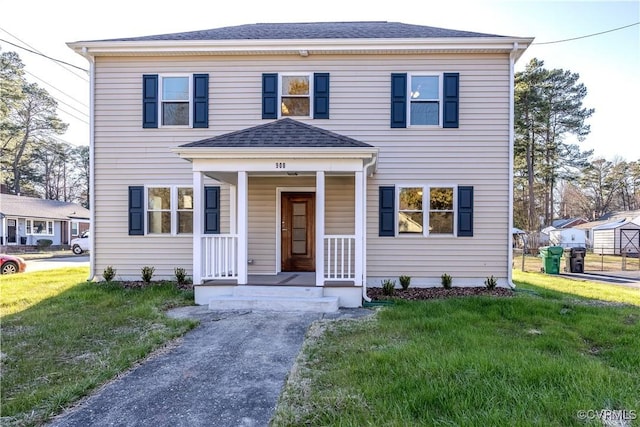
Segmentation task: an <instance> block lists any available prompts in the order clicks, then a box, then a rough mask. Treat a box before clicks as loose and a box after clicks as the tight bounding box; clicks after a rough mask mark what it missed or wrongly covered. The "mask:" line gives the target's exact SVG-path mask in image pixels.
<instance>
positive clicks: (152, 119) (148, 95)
mask: <svg viewBox="0 0 640 427" xmlns="http://www.w3.org/2000/svg"><path fill="white" fill-rule="evenodd" d="M142 127H143V128H145V129H147V128H157V127H158V75H157V74H145V75H143V76H142Z"/></svg>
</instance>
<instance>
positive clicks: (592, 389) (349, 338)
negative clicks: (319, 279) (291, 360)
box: [272, 276, 640, 427]
mask: <svg viewBox="0 0 640 427" xmlns="http://www.w3.org/2000/svg"><path fill="white" fill-rule="evenodd" d="M527 277H528V276H527ZM530 281H531V282H532V283H535V278H534V277H533V276H532V278H531V279H530ZM523 288H526V290H523V291H521V292H518V293H517V294H516V296H514V297H513V298H490V297H468V298H452V299H448V300H430V301H412V302H408V301H400V302H398V303H396V304H395V305H394V306H391V307H385V308H383V309H380V311H379V312H378V313H377V315H376V317H375V318H374V319H372V320H368V321H358V322H355V321H352V322H349V323H345V322H325V323H324V324H321V325H320V326H319V325H316V328H318V329H320V332H319V331H317V330H312V331H310V334H309V335H310V337H312V338H313V337H317V338H315V339H309V340H308V341H307V343H306V344H305V346H304V348H303V351H302V353H301V355H300V356H299V359H298V364H297V366H296V368H295V369H294V370H293V371H292V373H291V375H290V378H289V381H288V383H287V385H286V387H285V390H284V392H283V394H282V396H281V399H280V402H279V405H278V409H277V411H276V416H275V418H274V420H273V422H272V424H273V425H274V426H299V425H313V426H315V425H322V426H421V425H424V426H545V427H547V426H574V425H575V426H584V425H601V424H600V423H599V422H598V423H597V422H596V421H599V420H591V421H589V422H590V423H591V424H589V422H585V421H583V420H580V419H579V418H578V415H577V414H578V411H580V410H602V409H626V410H627V411H635V414H638V417H640V413H639V411H640V394H639V393H638V390H640V369H638V367H639V366H640V310H638V308H637V307H634V306H627V305H623V306H618V305H611V304H601V305H598V304H593V303H592V302H591V301H589V300H586V299H582V298H579V297H576V296H575V295H571V294H564V296H562V294H560V293H559V292H557V291H549V290H546V289H545V288H542V287H535V286H534V285H532V284H528V285H523ZM615 289H616V290H617V289H618V288H617V287H616V288H615ZM322 330H324V333H321V331H322ZM634 422H635V423H636V424H632V425H638V424H637V423H638V421H634Z"/></svg>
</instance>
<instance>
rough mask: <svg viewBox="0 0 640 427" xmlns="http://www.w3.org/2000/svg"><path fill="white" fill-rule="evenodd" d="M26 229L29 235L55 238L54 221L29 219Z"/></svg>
mask: <svg viewBox="0 0 640 427" xmlns="http://www.w3.org/2000/svg"><path fill="white" fill-rule="evenodd" d="M26 228H27V230H26V231H27V234H33V235H42V236H53V221H45V220H38V219H28V220H27V227H26Z"/></svg>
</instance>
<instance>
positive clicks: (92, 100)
mask: <svg viewBox="0 0 640 427" xmlns="http://www.w3.org/2000/svg"><path fill="white" fill-rule="evenodd" d="M81 55H82V56H84V57H85V58H86V59H87V61H89V220H90V227H91V228H92V230H91V245H90V246H89V277H87V281H88V282H90V281H92V280H93V279H94V278H95V263H96V260H95V253H96V251H95V247H96V231H95V221H96V215H95V209H96V208H95V206H96V205H95V202H96V196H95V194H96V192H95V179H94V174H93V171H94V170H95V120H94V110H95V109H94V103H95V81H96V69H95V58H94V57H93V55H90V54H89V53H88V49H87V48H86V47H83V48H82V53H81Z"/></svg>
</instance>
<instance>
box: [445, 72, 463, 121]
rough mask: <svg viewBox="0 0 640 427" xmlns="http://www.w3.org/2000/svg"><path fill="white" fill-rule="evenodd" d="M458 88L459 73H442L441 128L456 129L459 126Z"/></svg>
mask: <svg viewBox="0 0 640 427" xmlns="http://www.w3.org/2000/svg"><path fill="white" fill-rule="evenodd" d="M459 86H460V73H444V76H443V81H442V92H443V94H442V104H443V107H442V108H443V111H442V127H444V128H457V127H458V126H459V119H458V111H459V109H460V106H459V103H460V94H459V92H460V91H459Z"/></svg>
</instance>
